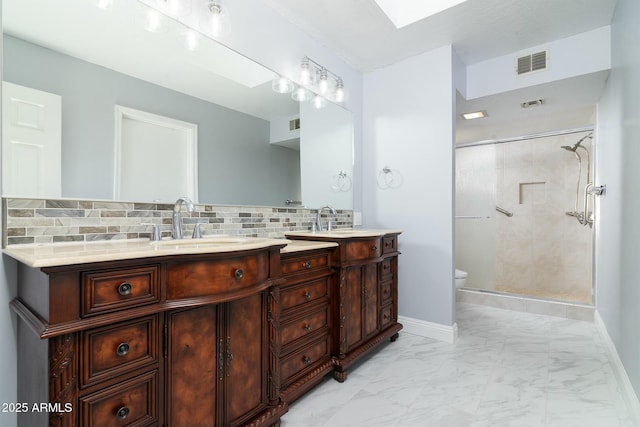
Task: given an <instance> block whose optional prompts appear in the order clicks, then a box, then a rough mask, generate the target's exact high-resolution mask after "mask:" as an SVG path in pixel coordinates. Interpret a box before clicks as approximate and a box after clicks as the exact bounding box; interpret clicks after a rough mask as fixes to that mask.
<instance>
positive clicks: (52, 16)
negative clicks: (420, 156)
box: [3, 0, 616, 142]
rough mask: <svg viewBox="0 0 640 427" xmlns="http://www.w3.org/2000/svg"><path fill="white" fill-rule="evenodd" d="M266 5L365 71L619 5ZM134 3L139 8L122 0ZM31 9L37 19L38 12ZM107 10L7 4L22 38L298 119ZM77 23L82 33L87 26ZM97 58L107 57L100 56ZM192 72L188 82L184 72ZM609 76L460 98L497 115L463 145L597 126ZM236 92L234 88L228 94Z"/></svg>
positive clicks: (499, 51)
mask: <svg viewBox="0 0 640 427" xmlns="http://www.w3.org/2000/svg"><path fill="white" fill-rule="evenodd" d="M229 1H231V0H229ZM262 1H264V2H265V3H266V4H268V5H270V6H271V7H272V8H274V9H275V10H276V11H277V12H278V13H280V14H281V15H282V16H283V17H284V18H285V19H287V20H289V21H291V22H293V23H294V24H296V25H298V26H299V27H300V28H302V29H303V30H304V31H306V32H308V33H310V34H311V35H312V36H313V37H315V38H316V39H317V40H318V41H319V42H320V43H322V44H324V45H326V46H327V47H329V48H330V49H331V50H332V51H334V52H335V53H336V54H337V55H338V56H340V57H341V58H343V59H344V60H345V62H347V63H348V64H350V65H352V66H353V67H354V68H356V69H359V70H361V71H363V72H367V71H370V70H373V69H376V68H379V67H384V66H386V65H389V64H392V63H394V62H397V61H400V60H403V59H405V58H408V57H410V56H413V55H416V54H419V53H422V52H426V51H429V50H432V49H435V48H438V47H441V46H443V45H448V44H451V45H452V46H453V47H454V49H455V51H456V52H457V54H458V56H459V57H460V59H461V60H462V61H463V62H464V63H465V64H467V65H469V64H473V63H476V62H479V61H483V60H486V59H490V58H494V57H497V56H502V55H506V54H509V53H512V52H516V51H520V50H523V49H526V48H529V47H531V46H537V45H541V44H544V43H548V42H550V41H553V40H557V39H561V38H565V37H568V36H571V35H574V34H578V33H581V32H585V31H588V30H591V29H594V28H599V27H602V26H606V25H609V24H610V21H611V17H612V15H613V11H614V8H615V3H616V0H467V1H465V2H463V3H461V4H458V5H457V6H455V7H452V8H450V9H447V10H445V11H443V12H440V13H437V14H435V15H432V16H429V17H427V18H424V19H419V20H417V21H416V22H414V23H412V24H409V25H406V26H403V27H401V28H396V26H395V25H394V24H393V23H392V21H391V20H390V19H389V18H388V17H387V16H386V15H385V13H384V12H383V11H382V9H381V8H380V7H379V6H378V4H377V3H376V0H262ZM393 1H400V0H393ZM402 1H409V0H402ZM411 1H414V2H420V1H430V0H411ZM199 2H200V0H197V1H196V0H193V4H194V5H200V3H199ZM132 3H135V2H120V4H121V5H122V4H132ZM33 10H38V11H39V13H37V14H34V13H33ZM100 12H101V11H98V10H97V8H95V7H94V6H93V5H92V2H91V1H88V0H66V1H65V2H52V1H51V0H4V1H3V20H4V24H5V28H6V29H7V31H9V32H10V33H13V34H15V35H18V36H20V37H23V38H26V39H28V40H33V41H35V42H36V43H39V44H43V45H45V46H50V47H52V48H59V50H63V51H65V52H67V53H68V54H70V55H72V56H77V57H79V58H83V59H86V60H89V61H92V62H96V63H99V64H102V65H104V66H105V67H107V68H113V69H116V70H118V71H121V72H124V73H125V74H130V75H133V76H136V77H140V78H143V79H145V80H149V81H153V82H155V83H157V84H161V85H163V86H167V87H170V88H173V89H174V90H178V91H181V92H185V93H188V94H192V95H194V96H197V97H200V98H203V99H207V100H211V101H213V102H217V103H218V104H221V105H225V106H227V107H229V108H232V109H236V110H239V111H245V112H247V113H249V114H252V115H255V116H258V117H263V118H265V119H269V118H273V117H282V116H286V115H291V114H295V112H294V113H292V112H291V111H292V108H294V109H295V103H284V104H283V105H282V106H281V107H278V108H276V110H275V111H274V110H267V109H266V108H265V105H270V106H276V105H278V104H279V103H280V102H282V101H284V100H285V99H284V97H282V96H279V95H277V94H274V93H273V92H272V91H271V90H270V85H269V84H268V83H266V84H262V85H259V86H258V88H257V89H253V90H251V91H252V92H255V91H261V92H262V96H266V97H270V98H271V99H270V101H268V102H266V103H265V102H264V101H262V100H255V99H254V98H250V97H249V92H250V90H249V88H248V87H247V86H246V85H243V84H241V83H239V82H237V81H236V82H234V81H232V80H229V79H228V78H226V77H224V75H225V72H224V71H221V70H215V69H213V68H212V67H213V65H212V64H206V63H204V62H203V61H202V60H201V58H202V56H201V57H200V58H199V57H198V55H193V54H191V53H190V52H186V51H185V50H184V49H183V48H182V46H180V45H179V44H178V43H177V42H176V40H177V39H176V34H175V31H177V30H178V29H177V28H174V29H170V31H169V32H167V33H165V34H160V35H153V36H155V38H156V39H162V42H161V44H160V45H159V46H160V47H155V48H154V47H152V46H150V45H144V44H141V46H143V47H142V52H143V53H142V54H141V53H139V52H140V51H134V50H131V49H129V48H130V47H131V45H132V44H133V42H135V43H146V41H145V40H143V39H145V38H149V37H150V36H149V34H145V32H144V31H140V29H139V28H140V26H139V22H136V18H135V16H138V15H139V12H132V11H120V14H118V15H116V14H114V13H111V14H104V13H100ZM136 13H137V14H136ZM79 16H80V17H82V19H78V17H79ZM404 19H405V20H406V19H407V18H406V17H405V18H404ZM14 24H15V25H14ZM79 24H82V25H83V27H82V28H79V27H78V25H79ZM173 24H175V23H173ZM173 24H172V25H173ZM174 26H175V25H174ZM79 34H82V36H81V37H79V36H78V35H79ZM65 49H66V50H65ZM212 49H213V48H212ZM98 53H99V54H100V55H101V58H98V57H97V56H96V54H98ZM154 54H155V56H154ZM208 56H209V57H213V56H214V55H208ZM240 59H244V58H240ZM101 61H102V62H101ZM245 61H246V60H245ZM148 64H154V65H155V66H154V67H148ZM187 65H189V66H187ZM236 68H237V67H236ZM239 68H240V69H244V70H246V69H249V67H248V66H247V65H246V64H244V65H243V64H240V66H239ZM185 71H186V72H187V73H188V74H186V77H185V74H181V73H183V72H185ZM268 73H269V72H268V71H267V74H268ZM226 74H227V76H228V75H233V74H234V72H233V71H231V74H229V72H228V71H227V72H226ZM260 74H262V76H260ZM264 75H266V74H264V73H260V72H258V77H259V78H261V79H263V81H264V79H265V78H268V77H263V76H264ZM606 78H607V73H598V74H597V75H594V76H584V77H583V78H576V79H570V80H568V81H563V82H556V83H554V84H551V85H544V86H539V87H535V88H527V89H524V90H521V91H514V92H510V93H505V94H500V95H495V96H491V97H486V98H480V99H475V100H473V101H465V100H464V99H462V98H460V97H459V98H458V100H457V108H458V113H461V112H466V111H472V110H474V109H484V110H487V111H489V118H488V119H483V120H476V121H471V122H464V123H463V122H461V121H459V123H458V129H457V131H458V132H457V133H458V137H457V138H458V142H468V141H474V140H484V139H491V138H502V137H506V136H515V135H522V134H525V133H532V132H542V131H549V130H554V129H559V128H570V127H576V126H580V125H585V124H592V123H594V120H595V116H594V112H595V104H596V102H597V101H598V99H599V96H600V93H601V91H602V88H603V86H604V83H605V81H606ZM229 87H234V89H235V90H234V91H233V92H229V91H228V90H227V89H228V88H229ZM245 95H246V96H245ZM274 96H275V98H274ZM278 96H279V97H278ZM537 98H547V99H548V100H549V102H548V103H547V105H546V106H545V107H544V108H540V109H537V110H535V111H534V110H527V111H522V110H521V109H520V107H519V104H520V102H522V101H525V100H529V99H537ZM550 107H552V108H550Z"/></svg>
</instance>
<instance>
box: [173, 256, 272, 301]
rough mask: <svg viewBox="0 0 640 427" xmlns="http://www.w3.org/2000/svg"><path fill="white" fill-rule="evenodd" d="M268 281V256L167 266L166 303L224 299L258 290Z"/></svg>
mask: <svg viewBox="0 0 640 427" xmlns="http://www.w3.org/2000/svg"><path fill="white" fill-rule="evenodd" d="M268 277H269V254H268V253H267V252H261V253H258V254H253V255H247V256H241V257H234V258H227V259H220V260H215V261H213V260H204V261H191V262H182V263H175V264H171V265H169V266H168V271H167V299H168V300H173V299H179V298H192V297H200V296H216V295H220V296H224V295H225V294H233V293H234V292H238V291H242V290H244V289H246V288H250V287H252V286H256V285H258V284H261V283H263V282H265V281H266V280H267V278H268Z"/></svg>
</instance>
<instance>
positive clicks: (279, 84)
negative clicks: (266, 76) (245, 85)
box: [271, 75, 295, 93]
mask: <svg viewBox="0 0 640 427" xmlns="http://www.w3.org/2000/svg"><path fill="white" fill-rule="evenodd" d="M294 87H295V85H294V84H293V82H292V81H291V80H289V79H288V78H286V77H283V76H278V75H276V76H275V78H274V79H273V80H272V81H271V89H273V91H274V92H277V93H290V92H291V91H292V90H293V88H294Z"/></svg>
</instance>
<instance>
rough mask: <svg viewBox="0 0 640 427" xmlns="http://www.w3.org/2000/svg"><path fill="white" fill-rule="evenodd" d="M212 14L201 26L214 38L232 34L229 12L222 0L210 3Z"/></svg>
mask: <svg viewBox="0 0 640 427" xmlns="http://www.w3.org/2000/svg"><path fill="white" fill-rule="evenodd" d="M207 7H208V8H209V12H210V14H209V15H207V16H205V17H204V18H203V19H202V21H201V22H200V26H201V27H202V29H203V30H205V31H206V32H207V33H209V34H211V35H212V36H214V37H220V36H225V35H227V34H228V33H229V32H230V20H229V10H228V9H227V7H226V6H224V5H223V4H222V3H221V2H220V0H214V1H210V2H209V5H208V6H207Z"/></svg>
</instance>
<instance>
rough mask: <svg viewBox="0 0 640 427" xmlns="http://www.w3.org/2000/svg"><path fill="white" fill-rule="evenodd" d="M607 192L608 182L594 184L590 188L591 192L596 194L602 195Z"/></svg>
mask: <svg viewBox="0 0 640 427" xmlns="http://www.w3.org/2000/svg"><path fill="white" fill-rule="evenodd" d="M606 192H607V185H606V184H603V185H597V186H593V187H591V188H590V189H589V194H593V195H596V196H602V195H603V194H604V193H606Z"/></svg>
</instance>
